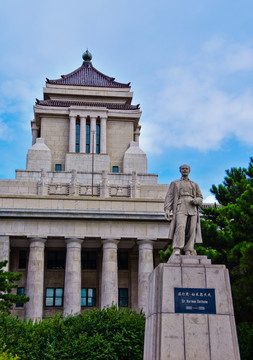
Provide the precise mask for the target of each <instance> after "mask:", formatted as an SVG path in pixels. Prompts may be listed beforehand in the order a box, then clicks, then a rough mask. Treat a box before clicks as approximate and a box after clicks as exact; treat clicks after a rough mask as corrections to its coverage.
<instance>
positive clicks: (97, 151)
mask: <svg viewBox="0 0 253 360" xmlns="http://www.w3.org/2000/svg"><path fill="white" fill-rule="evenodd" d="M96 153H97V154H99V153H100V124H97V125H96Z"/></svg>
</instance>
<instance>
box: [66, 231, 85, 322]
mask: <svg viewBox="0 0 253 360" xmlns="http://www.w3.org/2000/svg"><path fill="white" fill-rule="evenodd" d="M82 242H83V240H81V239H75V238H73V239H67V240H66V244H67V256H66V270H65V285H64V315H65V316H66V315H74V314H77V313H79V312H80V311H81V244H82Z"/></svg>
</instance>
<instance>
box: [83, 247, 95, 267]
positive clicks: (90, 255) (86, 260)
mask: <svg viewBox="0 0 253 360" xmlns="http://www.w3.org/2000/svg"><path fill="white" fill-rule="evenodd" d="M81 265H82V269H96V268H97V253H96V251H82V254H81Z"/></svg>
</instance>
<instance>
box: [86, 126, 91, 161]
mask: <svg viewBox="0 0 253 360" xmlns="http://www.w3.org/2000/svg"><path fill="white" fill-rule="evenodd" d="M86 153H87V154H89V153H90V124H86Z"/></svg>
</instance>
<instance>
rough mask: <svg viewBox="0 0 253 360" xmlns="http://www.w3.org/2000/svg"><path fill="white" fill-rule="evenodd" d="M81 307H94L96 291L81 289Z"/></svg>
mask: <svg viewBox="0 0 253 360" xmlns="http://www.w3.org/2000/svg"><path fill="white" fill-rule="evenodd" d="M81 306H88V307H91V306H96V289H81Z"/></svg>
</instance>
